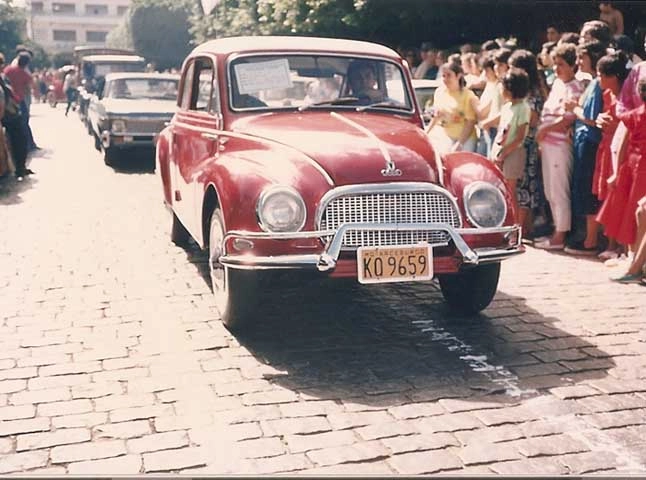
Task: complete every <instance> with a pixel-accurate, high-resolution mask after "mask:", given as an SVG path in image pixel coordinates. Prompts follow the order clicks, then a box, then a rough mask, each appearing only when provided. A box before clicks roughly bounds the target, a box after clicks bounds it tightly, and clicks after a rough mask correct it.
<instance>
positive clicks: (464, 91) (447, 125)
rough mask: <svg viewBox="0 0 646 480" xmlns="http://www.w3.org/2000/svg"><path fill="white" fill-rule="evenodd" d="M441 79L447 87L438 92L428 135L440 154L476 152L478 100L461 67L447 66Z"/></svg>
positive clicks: (444, 67) (452, 63)
mask: <svg viewBox="0 0 646 480" xmlns="http://www.w3.org/2000/svg"><path fill="white" fill-rule="evenodd" d="M440 76H441V77H442V82H443V83H444V85H443V86H441V87H440V88H438V89H437V90H436V91H435V96H434V98H433V110H434V112H433V119H432V120H431V123H430V124H429V125H428V127H427V128H426V133H427V134H428V136H429V137H430V139H431V142H432V143H433V146H434V148H435V150H436V151H437V152H438V153H439V154H444V153H448V152H458V151H467V152H475V151H476V129H475V126H476V122H477V111H478V97H476V95H475V93H473V91H471V90H470V89H468V88H467V87H466V81H465V80H464V72H463V70H462V67H461V66H460V64H458V63H455V62H449V63H445V64H444V65H442V66H441V67H440Z"/></svg>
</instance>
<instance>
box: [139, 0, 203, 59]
mask: <svg viewBox="0 0 646 480" xmlns="http://www.w3.org/2000/svg"><path fill="white" fill-rule="evenodd" d="M192 7H193V3H192V2H191V3H190V4H189V3H188V2H187V1H177V0H133V2H132V3H131V4H130V8H129V10H128V11H129V14H128V21H129V28H130V32H131V35H132V46H133V47H134V49H135V50H136V51H137V52H138V53H140V54H141V55H143V56H144V57H145V58H146V59H147V60H149V61H152V62H154V63H155V64H156V65H157V67H158V68H159V69H161V70H163V69H166V68H169V67H173V66H178V65H181V63H182V61H183V60H184V57H186V55H187V54H188V52H189V51H190V49H191V41H192V38H191V35H190V33H189V28H190V24H189V16H190V14H191V10H192Z"/></svg>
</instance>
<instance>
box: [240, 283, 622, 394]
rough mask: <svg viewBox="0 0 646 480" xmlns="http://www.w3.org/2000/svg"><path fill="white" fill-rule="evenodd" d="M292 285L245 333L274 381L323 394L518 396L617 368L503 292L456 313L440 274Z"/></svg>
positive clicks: (242, 338) (549, 319)
mask: <svg viewBox="0 0 646 480" xmlns="http://www.w3.org/2000/svg"><path fill="white" fill-rule="evenodd" d="M292 283H293V285H290V286H288V287H286V288H284V289H282V290H281V291H278V292H276V293H275V296H274V298H273V299H271V300H270V301H268V302H267V303H264V304H263V306H262V307H261V308H262V311H260V312H259V314H258V325H257V326H255V327H254V331H253V333H252V334H247V335H244V336H243V335H237V338H238V340H239V342H240V343H241V344H242V345H243V346H244V347H246V348H247V349H248V350H249V351H250V352H251V353H252V355H254V356H255V357H256V359H257V360H258V361H260V362H261V363H263V364H268V365H271V367H273V368H274V369H276V371H278V372H280V373H278V374H270V375H269V376H268V378H271V381H273V382H275V383H277V384H279V385H281V386H284V387H285V388H288V389H290V390H293V391H295V392H299V393H305V394H309V395H311V396H313V397H316V398H321V399H340V400H347V399H351V401H352V402H355V403H362V404H367V405H379V406H384V405H383V404H384V402H385V403H386V404H389V403H392V404H393V405H396V404H398V403H401V402H402V401H404V402H408V401H410V400H412V401H432V400H435V399H438V398H447V397H469V396H474V395H475V396H479V395H483V394H502V395H500V397H499V398H502V399H511V398H512V397H524V396H533V395H538V394H540V393H541V390H544V389H546V388H552V387H557V386H565V385H572V384H575V383H578V382H580V381H582V380H584V379H586V380H587V379H593V378H603V377H606V376H607V370H608V369H609V368H612V367H613V366H614V362H613V361H612V360H611V359H610V358H609V355H607V354H605V353H604V352H603V351H601V350H599V349H598V348H596V347H595V346H593V345H591V344H589V343H587V342H586V341H584V340H582V339H581V338H579V337H577V336H576V335H573V334H571V333H568V332H566V331H563V330H560V329H558V328H555V327H554V325H553V323H554V322H555V321H557V320H558V319H556V318H553V317H545V316H543V315H541V314H540V313H538V312H537V311H534V310H532V309H530V308H528V306H527V304H526V302H525V299H524V298H520V297H515V296H511V295H507V294H505V293H504V292H499V293H498V295H497V297H496V300H495V301H494V302H493V303H492V305H491V306H490V307H489V309H487V310H486V311H485V312H484V313H483V314H480V315H474V316H469V317H457V316H454V315H453V314H452V313H451V312H450V311H449V310H448V307H447V306H446V305H445V303H444V302H443V299H442V295H441V293H440V291H439V287H438V285H437V284H436V283H434V282H433V283H425V284H417V285H409V286H403V285H395V286H364V285H360V284H358V283H356V282H355V281H354V280H341V281H338V280H335V281H329V280H321V279H318V280H311V281H310V282H308V284H307V288H303V286H304V285H305V283H304V282H303V281H296V282H292ZM384 394H392V395H384ZM505 401H506V400H505ZM386 406H390V405H386Z"/></svg>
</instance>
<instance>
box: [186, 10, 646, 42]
mask: <svg viewBox="0 0 646 480" xmlns="http://www.w3.org/2000/svg"><path fill="white" fill-rule="evenodd" d="M196 2H198V3H199V0H196ZM548 4H549V7H547V8H546V5H548ZM573 5H576V8H573ZM618 5H619V6H620V8H621V9H623V11H624V19H625V22H626V25H627V31H628V32H631V31H632V30H631V27H630V25H628V24H629V23H630V22H631V21H633V19H635V18H644V15H646V2H644V1H643V0H639V1H634V0H631V1H625V2H621V3H620V4H619V3H618ZM598 16H599V11H598V8H597V5H596V4H595V2H590V1H586V0H574V1H568V2H548V1H547V0H523V1H522V2H521V1H518V0H496V1H495V2H493V1H492V0H219V1H218V3H217V4H216V6H215V8H214V9H213V11H212V12H210V13H207V14H206V15H194V16H193V17H192V18H191V23H192V30H191V31H192V33H193V35H194V37H195V41H196V42H197V43H201V42H203V41H205V40H208V39H212V38H218V37H230V36H234V35H308V36H323V37H339V38H354V39H364V40H369V41H374V42H378V43H382V44H385V45H389V46H391V47H398V46H417V45H420V44H421V43H422V42H427V41H430V42H432V43H434V44H435V45H436V46H438V47H440V48H450V47H454V46H457V45H460V44H462V43H469V42H473V43H480V42H483V41H484V40H488V39H491V38H496V37H501V36H504V37H507V36H515V37H517V38H519V40H520V41H521V44H523V45H532V43H533V44H534V45H533V46H536V43H537V42H541V41H544V40H542V35H543V33H544V31H545V27H546V25H547V24H548V23H552V22H556V23H557V24H559V25H560V26H561V28H563V29H564V30H578V29H579V28H580V26H581V24H582V23H583V21H585V20H590V19H594V18H598ZM633 23H634V22H633Z"/></svg>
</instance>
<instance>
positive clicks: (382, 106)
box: [356, 102, 408, 112]
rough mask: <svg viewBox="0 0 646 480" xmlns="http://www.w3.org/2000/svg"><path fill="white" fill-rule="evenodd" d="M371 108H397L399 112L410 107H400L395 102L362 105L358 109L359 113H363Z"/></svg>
mask: <svg viewBox="0 0 646 480" xmlns="http://www.w3.org/2000/svg"><path fill="white" fill-rule="evenodd" d="M369 108H395V109H397V110H408V107H407V106H405V105H398V104H396V103H393V102H376V103H371V104H370V105H362V106H360V107H357V108H356V111H357V112H363V111H364V110H367V109H369Z"/></svg>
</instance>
